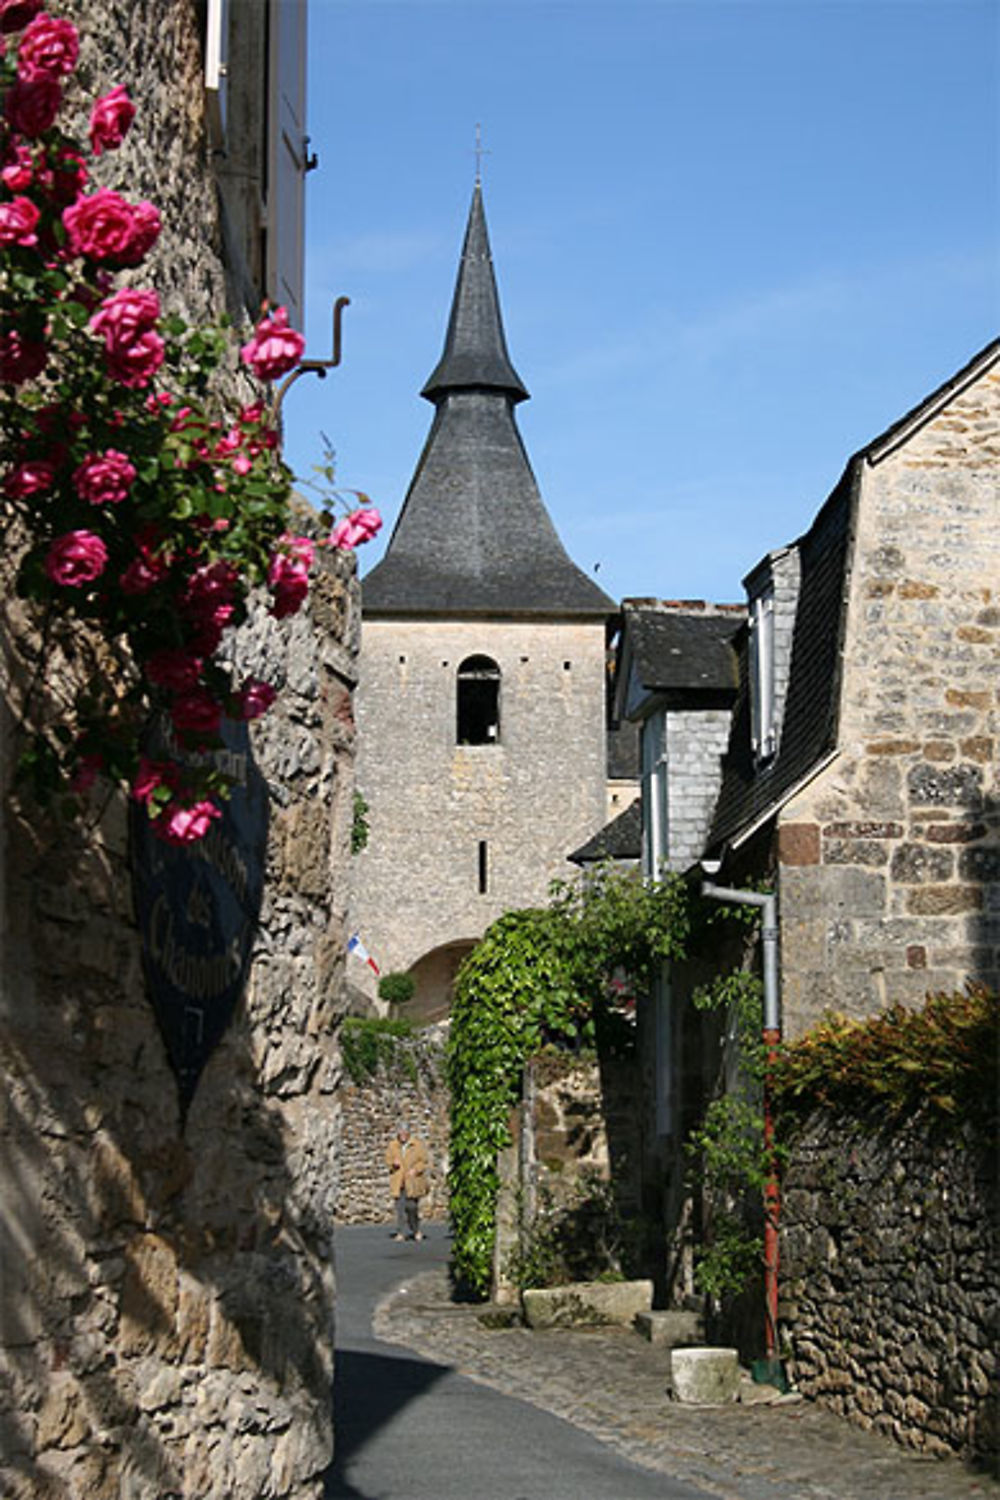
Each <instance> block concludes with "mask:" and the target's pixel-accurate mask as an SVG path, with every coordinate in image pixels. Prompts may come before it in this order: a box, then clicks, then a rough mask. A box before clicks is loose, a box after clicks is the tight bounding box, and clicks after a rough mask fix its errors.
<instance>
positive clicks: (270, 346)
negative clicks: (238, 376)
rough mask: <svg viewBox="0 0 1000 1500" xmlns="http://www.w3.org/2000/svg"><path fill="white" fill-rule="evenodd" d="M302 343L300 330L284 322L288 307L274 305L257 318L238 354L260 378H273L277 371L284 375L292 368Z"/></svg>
mask: <svg viewBox="0 0 1000 1500" xmlns="http://www.w3.org/2000/svg"><path fill="white" fill-rule="evenodd" d="M305 347H306V341H305V339H304V338H303V337H302V335H301V333H296V332H295V330H294V328H289V326H288V309H287V308H284V307H278V308H275V310H274V312H273V313H271V315H270V316H269V317H266V318H262V319H261V320H260V322H259V323H258V324H257V327H256V328H255V329H254V333H253V337H252V338H251V339H250V341H249V343H246V344H244V345H243V347H242V349H241V350H240V354H241V355H242V357H243V362H244V364H247V365H249V366H250V368H251V370H253V372H254V374H255V375H256V376H257V377H258V378H259V379H260V380H277V378H278V376H279V375H287V373H288V371H289V370H291V369H294V367H295V366H296V365H297V364H298V362H299V360H300V359H301V358H302V353H303V350H304V349H305Z"/></svg>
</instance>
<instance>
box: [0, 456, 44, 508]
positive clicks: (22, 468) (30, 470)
mask: <svg viewBox="0 0 1000 1500" xmlns="http://www.w3.org/2000/svg"><path fill="white" fill-rule="evenodd" d="M55 477H56V469H55V464H50V463H49V462H48V461H47V460H46V459H44V458H31V459H27V460H26V461H25V462H24V463H22V464H18V466H17V468H16V469H11V471H10V473H9V474H8V475H7V477H6V479H5V480H4V482H3V489H4V494H5V495H6V496H7V498H8V499H9V500H27V499H28V497H29V496H30V495H41V494H44V493H45V491H46V490H50V489H51V488H52V481H53V480H54V479H55Z"/></svg>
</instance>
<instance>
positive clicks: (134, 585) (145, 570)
mask: <svg viewBox="0 0 1000 1500" xmlns="http://www.w3.org/2000/svg"><path fill="white" fill-rule="evenodd" d="M166 572H167V565H166V563H165V562H164V561H163V559H162V558H159V557H149V556H142V557H135V558H133V559H132V561H131V562H130V563H129V565H128V567H127V568H126V569H125V571H124V573H123V574H122V575H121V577H120V578H119V580H118V583H119V585H120V587H121V591H122V593H123V594H128V595H129V596H130V597H135V596H137V595H140V594H148V593H149V591H150V589H151V588H153V587H155V585H156V584H158V583H159V581H160V579H161V578H163V577H165V575H166Z"/></svg>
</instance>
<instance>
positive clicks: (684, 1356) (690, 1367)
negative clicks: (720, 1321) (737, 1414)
mask: <svg viewBox="0 0 1000 1500" xmlns="http://www.w3.org/2000/svg"><path fill="white" fill-rule="evenodd" d="M670 1378H671V1383H672V1386H673V1393H674V1399H675V1400H677V1401H682V1402H683V1403H684V1404H685V1405H687V1406H725V1405H727V1404H728V1403H729V1402H731V1401H736V1400H737V1399H738V1398H739V1389H740V1364H739V1357H738V1355H737V1352H736V1350H735V1349H709V1348H705V1347H700V1348H694V1349H672V1350H671V1351H670Z"/></svg>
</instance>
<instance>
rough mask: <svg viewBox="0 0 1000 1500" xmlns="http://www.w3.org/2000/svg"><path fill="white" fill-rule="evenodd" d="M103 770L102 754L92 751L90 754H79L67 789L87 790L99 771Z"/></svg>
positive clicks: (73, 790)
mask: <svg viewBox="0 0 1000 1500" xmlns="http://www.w3.org/2000/svg"><path fill="white" fill-rule="evenodd" d="M103 770H104V756H103V755H101V754H100V753H99V752H97V751H94V752H93V753H92V754H90V755H81V756H80V759H79V760H78V761H77V763H76V771H75V772H74V774H73V776H72V778H71V780H70V784H69V789H70V791H71V792H89V791H90V788H91V787H92V786H93V785H94V782H95V781H96V780H97V778H98V776H99V774H100V773H101V771H103Z"/></svg>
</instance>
